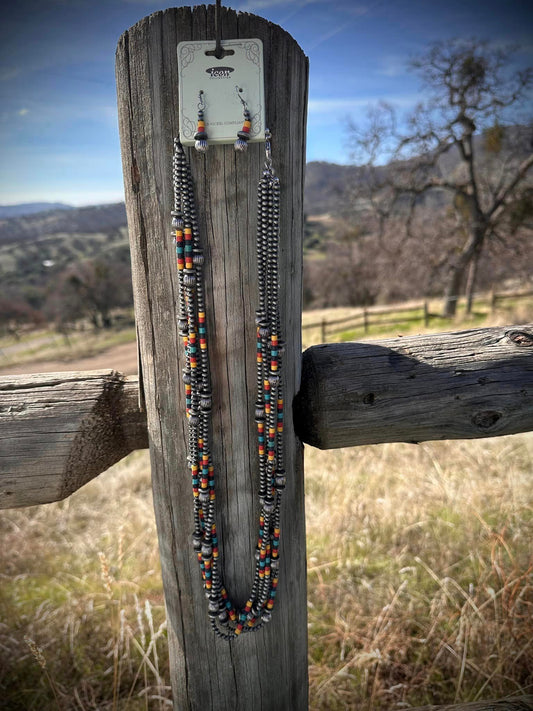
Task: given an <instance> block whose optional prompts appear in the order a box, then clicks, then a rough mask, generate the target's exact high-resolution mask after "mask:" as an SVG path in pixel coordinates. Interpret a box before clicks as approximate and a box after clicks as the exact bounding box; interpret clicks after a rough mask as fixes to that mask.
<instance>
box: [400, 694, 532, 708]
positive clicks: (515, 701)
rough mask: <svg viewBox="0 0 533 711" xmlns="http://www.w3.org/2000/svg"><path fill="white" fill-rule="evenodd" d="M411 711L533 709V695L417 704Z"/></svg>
mask: <svg viewBox="0 0 533 711" xmlns="http://www.w3.org/2000/svg"><path fill="white" fill-rule="evenodd" d="M411 711H533V695H532V694H528V695H527V696H512V697H509V698H507V699H494V700H492V701H473V702H472V703H466V704H446V705H445V706H417V707H416V708H413V709H411Z"/></svg>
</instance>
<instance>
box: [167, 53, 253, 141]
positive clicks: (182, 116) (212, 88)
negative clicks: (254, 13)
mask: <svg viewBox="0 0 533 711" xmlns="http://www.w3.org/2000/svg"><path fill="white" fill-rule="evenodd" d="M221 45H222V49H223V50H224V52H225V53H226V54H225V56H224V57H222V58H221V59H217V58H216V57H215V55H214V49H215V40H208V41H202V42H180V43H179V44H178V75H179V122H180V141H181V143H182V144H183V145H184V146H192V145H194V134H195V133H196V131H197V122H198V109H199V108H200V107H201V108H203V112H204V121H205V131H206V133H207V135H208V143H215V144H216V143H218V144H220V143H234V142H235V139H236V138H237V132H238V131H241V130H242V125H243V121H244V117H243V109H244V105H243V101H244V102H246V108H247V109H248V111H249V112H250V120H251V127H250V134H249V135H250V141H264V140H265V98H264V95H265V87H264V76H263V43H262V41H261V40H260V39H234V40H222V42H221ZM228 52H233V54H229V53H228ZM200 92H202V95H201V101H200ZM202 104H203V106H202Z"/></svg>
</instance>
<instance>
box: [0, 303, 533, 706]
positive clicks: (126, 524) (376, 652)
mask: <svg viewBox="0 0 533 711" xmlns="http://www.w3.org/2000/svg"><path fill="white" fill-rule="evenodd" d="M309 317H310V316H308V318H309ZM526 318H527V315H526V314H518V316H516V317H515V318H514V321H515V322H520V321H525V320H526ZM506 320H507V322H511V319H510V318H508V319H506ZM532 455H533V433H532V434H527V435H514V436H511V437H502V438H498V439H493V440H480V441H459V442H435V443H428V444H423V445H419V446H415V445H401V444H394V445H392V444H389V445H379V446H368V447H359V448H353V449H345V450H336V451H329V452H320V451H318V450H315V449H312V448H306V508H307V534H308V562H309V577H308V583H309V586H308V589H309V594H308V606H309V610H308V611H309V662H310V668H309V671H310V696H311V709H312V710H313V711H336V710H337V709H339V710H340V709H357V710H358V711H359V710H361V711H367V710H368V711H370V710H371V709H373V710H376V711H378V710H381V709H403V708H409V707H410V706H415V705H419V704H424V703H447V702H453V701H469V700H474V699H483V698H491V697H492V698H494V697H498V696H504V695H507V694H511V693H513V694H515V693H520V692H528V693H531V692H532V690H533V572H532V571H533V543H532V542H533V487H532V485H531V473H532V470H533V467H532V461H533V456H532ZM0 535H1V539H2V546H1V548H0V699H1V702H0V707H2V708H6V709H9V710H10V711H19V710H20V711H22V710H24V711H31V710H39V711H48V710H50V711H51V710H54V711H56V710H57V709H61V711H71V710H72V711H74V710H76V711H90V710H95V711H96V710H98V711H111V710H113V711H114V710H124V711H126V710H128V711H129V710H133V711H136V710H137V709H145V710H148V709H150V710H154V711H156V710H157V711H161V709H165V708H170V689H169V687H168V679H169V674H168V652H167V645H166V628H165V612H164V602H163V594H162V587H161V573H160V564H159V557H158V551H157V539H156V530H155V522H154V516H153V509H152V502H151V492H150V483H149V460H148V455H147V453H146V452H137V453H134V454H133V455H130V456H129V457H127V458H126V459H125V460H123V461H122V462H120V463H119V464H117V465H116V466H115V467H113V468H112V469H111V470H109V471H108V472H106V473H104V474H103V475H101V476H100V477H98V478H97V479H96V480H94V481H93V482H91V483H90V484H88V485H87V486H85V487H84V488H83V489H82V490H80V491H79V492H77V493H76V494H74V495H73V496H72V497H70V498H69V499H67V500H66V501H64V502H60V503H57V504H51V505H48V506H41V507H34V508H28V509H20V510H8V511H4V512H1V513H0Z"/></svg>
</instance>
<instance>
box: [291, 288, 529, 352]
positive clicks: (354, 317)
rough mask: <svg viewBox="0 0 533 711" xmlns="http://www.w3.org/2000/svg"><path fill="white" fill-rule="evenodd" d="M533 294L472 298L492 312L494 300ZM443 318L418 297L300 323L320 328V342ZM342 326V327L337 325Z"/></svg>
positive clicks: (503, 294)
mask: <svg viewBox="0 0 533 711" xmlns="http://www.w3.org/2000/svg"><path fill="white" fill-rule="evenodd" d="M532 296H533V291H517V292H512V291H509V292H501V293H496V292H490V293H489V294H476V295H475V297H474V298H475V299H477V301H478V302H485V303H486V304H487V305H489V306H490V310H491V313H494V312H495V311H496V310H497V309H498V304H499V303H502V302H504V301H506V300H507V301H508V300H511V299H515V300H520V299H527V298H531V297H532ZM414 312H422V313H421V315H420V316H400V317H398V318H390V319H381V318H376V317H379V316H387V315H391V316H395V315H396V314H406V313H411V314H413V313H414ZM442 318H445V317H444V316H442V314H437V313H432V312H431V311H430V308H429V303H428V301H421V302H416V303H413V304H411V305H409V306H387V307H373V306H369V307H363V308H362V309H361V310H360V311H359V312H357V313H353V314H351V315H350V316H345V317H344V318H340V319H333V320H328V319H326V318H323V319H321V320H320V321H313V322H311V323H305V324H303V326H302V330H304V331H306V330H312V329H320V340H321V342H322V343H326V342H327V339H328V336H332V335H334V334H337V333H340V332H342V331H344V330H355V329H360V328H362V329H363V332H364V333H365V334H367V333H368V332H369V331H370V328H371V326H385V325H387V326H390V325H394V324H400V323H415V322H419V323H420V324H422V323H423V324H424V326H425V327H426V328H427V327H428V326H429V325H430V322H431V320H432V319H442ZM339 326H343V328H338V327H339Z"/></svg>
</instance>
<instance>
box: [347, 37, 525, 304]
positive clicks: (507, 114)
mask: <svg viewBox="0 0 533 711" xmlns="http://www.w3.org/2000/svg"><path fill="white" fill-rule="evenodd" d="M511 56H512V50H511V49H496V48H492V47H490V46H489V45H487V44H486V43H484V42H480V41H477V40H471V41H469V42H465V41H464V40H452V41H449V42H439V43H434V44H432V45H430V47H429V49H428V50H427V52H425V53H424V54H423V55H421V56H420V57H418V58H417V59H416V60H414V61H413V62H412V63H411V68H412V69H413V70H414V71H415V72H416V73H417V74H418V75H419V76H420V77H421V79H422V81H423V84H424V85H425V88H426V90H427V97H428V98H427V99H426V100H425V101H424V102H423V103H420V104H419V105H418V106H417V107H416V109H415V111H414V112H413V113H412V114H411V115H410V116H409V117H408V118H407V120H406V121H405V123H402V128H401V129H400V128H399V127H398V121H397V116H396V113H395V111H394V109H393V108H392V107H390V106H388V105H385V104H382V105H380V107H378V109H374V110H371V111H370V112H369V115H368V121H367V123H366V124H365V125H364V126H362V127H358V126H353V125H352V127H351V132H352V137H353V140H354V146H355V152H354V157H355V159H356V160H357V162H359V163H360V164H361V166H362V168H361V178H360V181H359V184H358V186H357V190H358V192H359V194H362V193H366V197H367V200H368V203H369V205H370V206H371V207H372V209H373V210H374V213H375V214H376V215H377V216H378V218H379V225H380V230H379V233H380V236H383V234H384V230H385V225H386V223H387V221H389V220H390V219H391V218H394V219H396V220H397V219H398V217H399V216H401V217H402V218H403V224H404V227H405V238H406V240H407V239H409V238H410V237H412V236H413V234H412V225H413V220H414V216H415V213H416V211H417V210H418V209H419V208H420V207H422V206H424V207H426V208H427V207H428V206H431V205H433V206H441V207H442V205H443V204H444V205H447V206H449V209H448V211H447V215H448V219H447V220H445V221H444V222H443V223H442V228H443V230H442V232H443V233H444V231H445V232H446V233H447V234H446V238H445V239H444V238H443V239H442V243H441V244H440V246H438V247H437V248H438V249H439V252H440V255H439V256H442V264H443V265H445V267H446V270H447V276H446V285H445V294H444V296H445V300H444V314H445V315H447V316H452V315H454V314H455V311H456V306H457V298H458V296H459V294H460V293H461V290H462V287H463V285H464V283H465V279H467V277H468V279H467V288H468V294H469V298H468V303H469V305H470V306H471V301H472V294H473V290H474V287H475V283H476V272H477V267H478V264H479V260H480V257H481V255H482V252H483V250H484V248H485V246H486V244H487V243H488V242H489V241H490V240H499V241H501V242H504V243H505V242H506V240H507V237H508V235H509V234H510V233H516V231H517V230H520V229H524V228H527V229H531V226H532V225H531V218H532V216H533V185H532V181H531V167H532V165H533V153H532V152H531V148H532V139H533V131H532V128H531V123H530V122H531V117H530V116H526V117H523V116H521V115H520V112H521V111H523V110H524V109H525V107H526V100H527V97H528V90H529V89H530V88H531V85H532V79H533V74H532V70H531V69H527V70H522V71H511V69H510V58H511ZM524 118H525V119H526V120H524ZM528 123H529V125H528ZM378 162H380V163H381V164H382V165H378ZM383 163H387V164H386V165H383ZM417 238H418V239H420V235H418V236H417ZM446 249H447V250H448V251H446Z"/></svg>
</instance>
